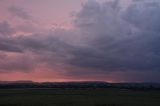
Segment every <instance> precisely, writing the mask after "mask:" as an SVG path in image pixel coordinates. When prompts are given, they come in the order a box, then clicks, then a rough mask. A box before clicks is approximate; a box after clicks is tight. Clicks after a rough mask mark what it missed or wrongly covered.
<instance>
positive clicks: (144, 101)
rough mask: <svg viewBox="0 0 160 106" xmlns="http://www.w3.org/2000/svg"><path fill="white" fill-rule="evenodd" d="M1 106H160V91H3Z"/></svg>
mask: <svg viewBox="0 0 160 106" xmlns="http://www.w3.org/2000/svg"><path fill="white" fill-rule="evenodd" d="M0 106H160V91H133V90H120V89H8V90H2V89H1V90H0Z"/></svg>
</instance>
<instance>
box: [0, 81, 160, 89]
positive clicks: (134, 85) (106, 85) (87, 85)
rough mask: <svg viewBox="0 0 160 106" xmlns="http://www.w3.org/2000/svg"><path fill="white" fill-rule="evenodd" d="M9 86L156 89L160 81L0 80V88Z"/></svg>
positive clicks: (8, 87)
mask: <svg viewBox="0 0 160 106" xmlns="http://www.w3.org/2000/svg"><path fill="white" fill-rule="evenodd" d="M11 88H74V89H76V88H118V89H134V90H145V89H147V90H148V89H157V90H160V83H107V82H101V81H82V82H43V83H39V82H33V81H23V80H22V81H0V89H11Z"/></svg>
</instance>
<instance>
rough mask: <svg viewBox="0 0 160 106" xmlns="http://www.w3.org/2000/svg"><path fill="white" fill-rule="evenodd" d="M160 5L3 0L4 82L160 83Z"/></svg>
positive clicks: (129, 0) (121, 0)
mask: <svg viewBox="0 0 160 106" xmlns="http://www.w3.org/2000/svg"><path fill="white" fill-rule="evenodd" d="M159 3H160V2H159V1H158V0H0V80H33V81H40V82H43V81H108V82H160V77H159V76H160V23H159V19H160V4H159Z"/></svg>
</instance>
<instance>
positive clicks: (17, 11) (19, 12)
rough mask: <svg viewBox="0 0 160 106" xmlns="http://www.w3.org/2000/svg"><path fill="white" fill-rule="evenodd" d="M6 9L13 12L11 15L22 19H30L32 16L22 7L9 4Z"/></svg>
mask: <svg viewBox="0 0 160 106" xmlns="http://www.w3.org/2000/svg"><path fill="white" fill-rule="evenodd" d="M8 10H9V11H10V12H11V13H12V14H13V16H16V17H19V18H21V19H24V20H32V16H31V15H30V14H29V13H28V12H27V11H26V10H25V9H24V8H22V7H17V6H11V7H9V8H8Z"/></svg>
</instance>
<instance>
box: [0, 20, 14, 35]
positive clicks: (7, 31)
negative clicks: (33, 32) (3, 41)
mask: <svg viewBox="0 0 160 106" xmlns="http://www.w3.org/2000/svg"><path fill="white" fill-rule="evenodd" d="M14 32H15V31H14V29H13V28H12V27H11V26H10V25H9V23H8V22H7V21H2V22H0V36H10V35H12V34H13V33H14Z"/></svg>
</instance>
